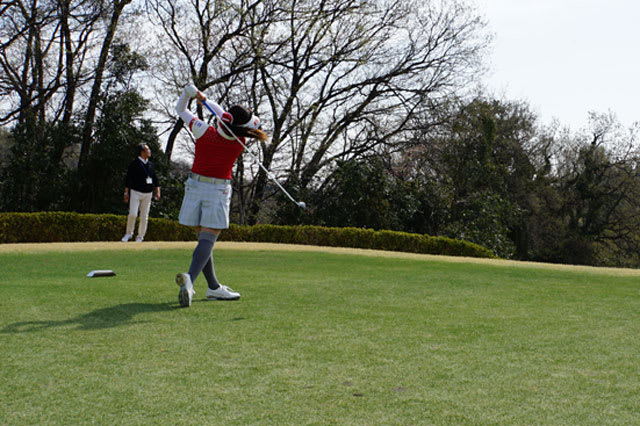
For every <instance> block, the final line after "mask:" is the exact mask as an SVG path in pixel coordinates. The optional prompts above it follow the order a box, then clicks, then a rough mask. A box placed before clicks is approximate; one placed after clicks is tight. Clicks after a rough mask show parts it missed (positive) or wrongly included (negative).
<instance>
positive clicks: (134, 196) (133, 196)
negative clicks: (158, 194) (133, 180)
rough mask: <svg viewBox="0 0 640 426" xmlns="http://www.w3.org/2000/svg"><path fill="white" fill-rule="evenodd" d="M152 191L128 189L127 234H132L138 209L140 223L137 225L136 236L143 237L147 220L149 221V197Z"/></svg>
mask: <svg viewBox="0 0 640 426" xmlns="http://www.w3.org/2000/svg"><path fill="white" fill-rule="evenodd" d="M152 196H153V192H138V191H136V190H134V189H131V190H129V217H127V234H129V235H133V229H134V227H135V225H136V217H137V216H138V210H140V224H139V225H138V237H139V238H144V234H146V233H147V222H148V221H149V210H150V209H151V197H152Z"/></svg>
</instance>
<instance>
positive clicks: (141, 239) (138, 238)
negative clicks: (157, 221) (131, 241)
mask: <svg viewBox="0 0 640 426" xmlns="http://www.w3.org/2000/svg"><path fill="white" fill-rule="evenodd" d="M143 240H144V238H142V237H141V236H137V237H136V243H141V242H142V241H143Z"/></svg>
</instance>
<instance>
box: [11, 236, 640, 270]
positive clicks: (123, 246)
mask: <svg viewBox="0 0 640 426" xmlns="http://www.w3.org/2000/svg"><path fill="white" fill-rule="evenodd" d="M195 244H196V242H195V241H145V242H143V243H134V242H129V243H122V242H115V241H108V242H89V243H23V244H0V253H41V252H50V251H53V252H71V251H99V250H133V251H136V250H166V249H192V248H194V247H195ZM215 248H216V250H280V251H296V252H325V253H338V254H346V255H360V256H378V257H391V258H401V259H417V260H429V261H438V262H451V263H475V264H483V265H496V266H512V267H525V268H543V269H554V270H564V271H580V272H592V273H601V274H609V275H617V276H640V270H639V269H623V268H596V267H592V266H579V265H559V264H551V263H540V262H520V261H515V260H505V259H480V258H475V257H455V256H435V255H430V254H416V253H401V252H394V251H382V250H365V249H352V248H341V247H321V246H305V245H295V244H274V243H241V242H230V241H220V242H217V243H216V246H215Z"/></svg>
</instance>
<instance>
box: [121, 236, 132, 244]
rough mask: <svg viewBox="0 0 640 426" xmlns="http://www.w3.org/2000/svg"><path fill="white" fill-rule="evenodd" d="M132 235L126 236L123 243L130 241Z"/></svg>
mask: <svg viewBox="0 0 640 426" xmlns="http://www.w3.org/2000/svg"><path fill="white" fill-rule="evenodd" d="M131 237H132V235H131V234H125V235H124V237H122V240H120V241H122V242H123V243H126V242H127V241H129V240H130V239H131Z"/></svg>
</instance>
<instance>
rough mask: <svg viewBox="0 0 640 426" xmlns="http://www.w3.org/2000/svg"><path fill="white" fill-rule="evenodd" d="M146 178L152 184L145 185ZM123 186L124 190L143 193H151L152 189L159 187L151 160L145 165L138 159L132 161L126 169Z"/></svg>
mask: <svg viewBox="0 0 640 426" xmlns="http://www.w3.org/2000/svg"><path fill="white" fill-rule="evenodd" d="M148 177H150V178H151V181H152V183H147V178H148ZM124 185H125V187H126V188H129V189H134V190H136V191H138V192H145V193H148V192H153V188H155V187H158V186H160V183H159V181H158V176H156V170H155V168H154V167H153V163H151V160H149V161H147V164H144V163H143V162H142V160H140V158H136V159H135V160H133V161H132V162H131V164H129V168H128V169H127V177H126V178H125V184H124Z"/></svg>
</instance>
